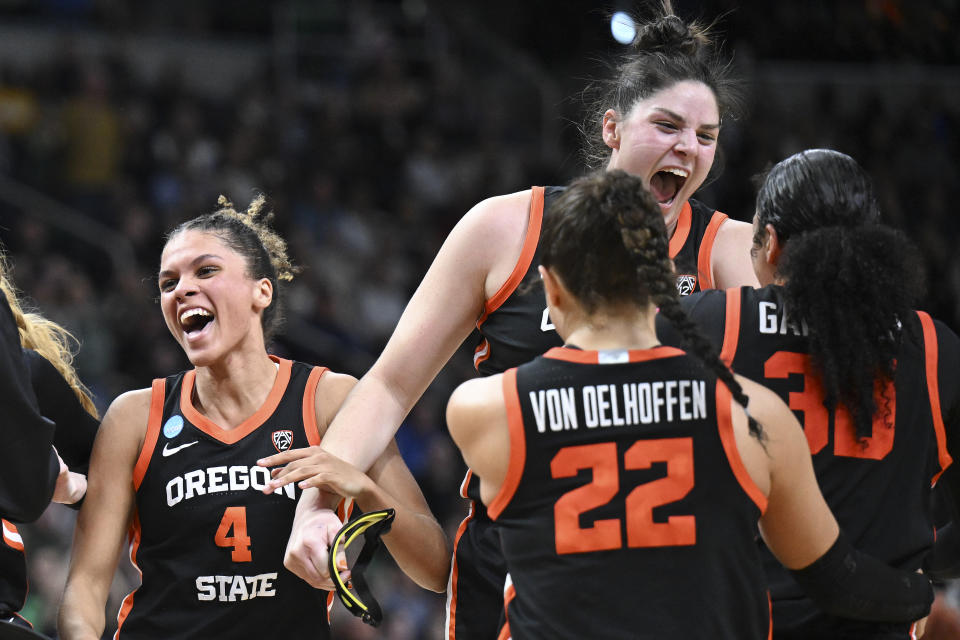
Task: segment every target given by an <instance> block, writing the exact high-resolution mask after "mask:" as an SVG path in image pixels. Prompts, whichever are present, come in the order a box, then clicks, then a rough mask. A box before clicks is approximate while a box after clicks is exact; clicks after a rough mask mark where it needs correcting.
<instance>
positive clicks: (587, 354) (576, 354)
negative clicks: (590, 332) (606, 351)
mask: <svg viewBox="0 0 960 640" xmlns="http://www.w3.org/2000/svg"><path fill="white" fill-rule="evenodd" d="M627 354H628V362H646V361H648V360H658V359H660V358H674V357H676V356H682V355H686V352H685V351H683V350H682V349H677V348H676V347H664V346H662V345H661V346H657V347H652V348H650V349H630V350H628V351H627ZM543 357H544V358H550V359H552V360H563V361H565V362H576V363H579V364H600V352H599V351H584V350H582V349H571V348H569V347H553V348H552V349H550V350H549V351H547V352H546V353H545V354H543Z"/></svg>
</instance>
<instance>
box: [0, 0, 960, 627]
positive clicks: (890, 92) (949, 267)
mask: <svg viewBox="0 0 960 640" xmlns="http://www.w3.org/2000/svg"><path fill="white" fill-rule="evenodd" d="M674 7H675V9H676V10H677V12H678V13H679V14H680V15H681V16H683V17H686V18H694V17H700V18H702V19H703V20H704V21H705V22H708V23H709V22H713V21H715V20H716V22H717V24H716V33H717V34H718V35H719V36H720V37H721V39H722V40H723V43H724V50H725V51H726V52H727V53H728V54H729V55H731V56H732V60H733V63H732V64H733V65H734V67H735V70H736V72H737V74H738V75H739V76H740V77H741V78H742V79H743V84H744V90H745V96H746V110H745V112H744V114H743V115H742V117H740V118H739V119H738V120H737V121H734V122H728V123H725V124H724V128H723V132H722V135H721V137H720V144H721V148H722V149H723V152H724V156H725V162H724V167H723V170H722V172H721V171H715V173H716V174H717V175H716V176H715V180H714V181H713V182H711V184H710V185H709V186H708V187H707V188H705V189H702V190H701V192H700V193H699V194H698V196H697V197H698V198H699V199H701V200H703V201H705V202H707V203H708V204H711V205H714V206H715V207H717V208H719V209H721V210H722V211H724V212H726V213H728V214H729V215H731V216H732V217H735V218H738V219H741V220H749V219H750V217H751V215H752V198H753V188H752V184H751V177H752V176H753V175H755V174H756V173H758V172H760V171H762V170H763V169H764V168H765V167H767V166H768V165H769V164H771V163H773V162H776V161H778V160H780V159H782V158H784V157H786V156H787V155H789V154H791V153H794V152H796V151H799V150H801V149H804V148H808V147H830V148H835V149H838V150H841V151H844V152H846V153H849V154H851V155H853V156H854V157H855V158H857V159H858V160H859V161H860V162H861V163H862V164H863V165H864V167H866V168H867V170H868V171H869V172H870V173H871V175H872V176H873V177H874V179H875V181H876V185H877V189H878V192H879V195H880V198H881V207H882V212H883V216H884V218H885V219H886V221H887V222H888V223H889V224H891V225H894V226H896V227H899V228H901V229H903V230H904V231H905V232H906V233H907V234H908V235H909V236H910V237H911V238H912V239H913V240H914V242H916V243H917V244H918V245H920V247H921V248H922V250H923V253H924V256H925V257H926V259H927V271H928V279H929V287H928V291H927V292H926V293H925V294H924V296H923V297H922V299H921V303H920V305H919V306H920V307H921V308H923V309H926V310H928V311H930V312H931V313H933V315H935V316H937V317H940V318H942V319H943V320H945V321H946V322H947V323H948V324H950V325H951V326H952V327H953V328H954V329H955V330H957V329H958V328H960V295H958V294H960V256H958V253H957V251H956V250H955V244H956V240H957V237H958V232H957V231H958V222H957V216H956V214H955V212H954V203H955V202H957V201H958V195H960V194H958V181H957V179H956V169H957V166H956V156H957V152H958V148H960V72H958V71H960V67H958V63H960V38H958V37H957V27H958V25H960V20H958V17H960V3H958V2H956V0H934V1H929V2H910V1H907V0H903V1H898V0H842V1H828V0H803V1H801V0H792V1H783V2H733V1H724V0H713V1H705V2H692V1H682V2H681V1H678V2H675V3H674ZM650 8H651V4H650V3H647V4H643V3H626V2H624V3H614V2H606V3H600V2H585V1H584V2H579V1H571V2H556V1H554V2H545V1H540V0H535V1H528V2H517V1H513V2H507V1H504V0H492V1H491V0H487V1H484V2H468V1H465V0H457V1H452V0H451V1H447V2H435V1H433V0H431V1H429V2H428V1H426V0H407V1H404V2H396V1H389V2H388V1H376V0H354V1H352V2H349V3H347V2H323V1H316V0H312V1H309V2H308V1H306V0H288V1H278V2H260V1H254V0H237V1H233V2H215V1H213V0H191V1H178V0H174V1H165V2H153V1H149V2H148V1H142V2H136V3H130V2H121V1H119V0H112V1H106V0H102V1H100V0H46V1H27V0H0V240H2V242H3V244H4V245H5V246H6V248H7V251H8V252H9V254H10V256H11V259H12V262H13V264H14V265H15V270H14V279H15V280H16V282H17V284H18V286H19V287H20V288H22V289H23V290H24V291H25V292H26V294H28V295H29V296H30V298H31V299H32V300H33V302H34V303H35V304H36V306H37V307H38V308H39V309H40V310H41V311H42V312H43V313H44V314H46V315H47V316H49V317H51V318H53V319H55V320H57V321H59V322H61V323H62V324H64V325H65V326H67V327H68V328H69V329H70V330H71V331H73V332H74V333H75V334H76V335H77V337H78V338H79V339H80V343H81V346H80V349H79V354H78V357H77V365H78V368H79V370H80V373H81V376H82V378H83V380H84V381H85V382H86V383H87V384H88V385H89V386H90V387H91V388H92V389H93V390H94V392H95V394H96V397H97V402H98V405H99V406H101V407H104V408H105V407H106V406H107V405H108V404H109V402H110V401H111V400H112V399H113V398H114V397H115V396H116V395H118V394H119V393H121V392H122V391H125V390H128V389H132V388H140V387H145V386H147V385H149V382H150V380H151V379H152V378H154V377H157V376H161V375H165V374H167V373H170V372H172V371H176V370H178V369H181V368H185V367H186V366H187V363H186V362H185V360H184V358H183V356H182V353H181V352H180V350H179V347H177V345H176V343H175V342H174V341H173V340H172V339H171V338H170V337H169V336H168V334H167V331H166V328H165V326H164V324H163V320H162V317H161V314H160V310H159V308H158V307H157V305H156V301H155V300H156V279H155V272H156V268H157V263H158V260H159V255H160V250H161V248H162V246H163V238H164V233H165V232H167V231H168V230H169V229H170V228H172V227H173V226H175V225H176V224H177V223H179V222H181V221H183V220H186V219H189V218H192V217H194V216H196V215H198V214H200V213H203V212H206V211H209V210H211V209H212V208H214V206H215V204H216V199H217V197H218V195H220V194H225V195H227V196H228V197H229V198H230V199H232V200H233V202H234V203H235V204H236V205H237V206H238V207H244V206H246V204H247V203H248V202H249V201H250V199H251V198H252V197H253V196H254V194H256V193H259V192H263V193H265V194H266V195H267V196H268V198H269V200H270V202H271V204H272V206H273V208H274V210H275V212H276V219H275V224H276V226H277V228H278V230H280V232H281V233H282V234H283V235H284V236H285V237H286V238H287V239H288V240H289V242H290V245H291V252H292V255H293V257H294V259H295V261H296V262H297V263H299V264H300V265H302V266H303V267H304V272H303V273H302V274H301V275H300V276H299V277H298V278H297V279H296V280H295V281H294V283H293V284H292V286H291V287H289V289H288V291H287V292H286V294H287V308H288V314H287V315H288V323H287V329H286V333H285V334H284V335H282V336H280V337H279V338H278V340H277V341H276V344H275V345H273V351H275V352H276V353H279V354H281V355H285V356H288V357H294V358H298V359H302V360H306V361H311V362H317V363H321V364H325V365H328V366H330V367H331V368H333V369H335V370H339V371H343V372H348V373H352V374H354V375H357V376H360V375H362V374H363V372H364V371H365V370H366V369H367V368H368V367H369V366H370V364H371V363H372V362H373V359H374V358H375V357H376V355H377V354H378V353H379V351H380V349H381V348H382V346H383V344H384V343H385V341H386V339H387V338H388V337H389V335H390V332H391V330H392V328H393V326H394V324H395V322H396V319H397V318H398V317H399V314H400V312H401V311H402V309H403V306H404V304H405V303H406V300H407V299H408V298H409V296H410V295H411V293H412V292H413V290H414V289H415V287H416V286H417V284H418V282H419V280H420V278H421V277H422V275H423V273H424V272H425V270H426V268H427V267H428V265H429V263H430V261H431V259H432V257H433V255H434V254H435V252H436V250H437V249H438V248H439V246H440V244H441V242H442V241H443V239H444V237H445V236H446V234H447V232H448V231H449V230H450V228H451V227H452V226H453V225H454V224H455V223H456V221H457V220H458V219H459V218H460V216H462V215H463V213H465V212H466V211H467V210H468V209H469V208H470V207H471V206H473V204H475V203H476V202H478V201H480V200H481V199H483V198H485V197H489V196H492V195H497V194H501V193H508V192H512V191H518V190H521V189H525V188H528V187H529V186H530V185H531V184H562V183H564V182H566V181H567V180H569V179H570V178H572V177H574V176H576V175H579V174H580V173H582V172H583V171H584V167H583V164H582V163H581V156H580V152H579V149H580V135H579V131H578V127H579V125H580V124H581V123H582V122H583V121H584V120H585V119H588V115H589V114H587V113H585V111H584V105H583V100H582V92H583V91H584V89H585V88H586V87H587V86H588V84H589V82H590V80H591V79H592V78H594V77H597V76H601V75H604V74H605V73H606V69H607V63H608V62H609V61H611V60H612V59H613V57H614V56H616V55H617V54H619V53H621V52H622V51H623V47H622V46H621V45H619V44H617V43H616V42H615V41H614V40H613V39H612V38H611V37H610V35H609V23H608V16H609V14H610V12H611V11H612V10H613V9H635V10H636V12H637V13H638V14H639V15H640V16H644V15H649V14H650ZM590 122H591V125H592V126H595V125H593V122H594V121H590ZM471 349H472V345H471V344H468V345H465V347H464V348H463V349H462V350H461V352H460V353H459V354H458V356H457V358H455V360H454V361H453V362H451V364H450V365H449V366H448V367H447V368H446V369H445V370H444V372H443V373H442V374H441V376H440V377H439V378H438V379H437V381H436V382H435V383H434V384H433V385H432V386H431V388H430V390H429V391H428V392H427V394H426V395H425V396H424V398H423V400H422V401H421V402H420V403H419V404H418V405H417V407H416V409H415V410H414V411H413V413H412V414H411V416H410V418H409V419H408V420H407V421H406V423H405V424H404V426H403V427H402V428H401V430H400V432H399V434H398V440H399V442H400V445H401V449H402V451H403V453H404V456H405V458H406V459H407V461H408V464H409V465H410V466H411V468H412V469H413V471H414V473H415V474H416V475H417V477H418V480H419V481H420V482H421V484H422V486H423V487H424V491H425V493H426V494H427V497H428V499H429V500H430V503H431V505H432V507H433V508H434V510H435V512H436V514H437V516H438V518H440V520H441V521H442V522H443V523H444V524H445V525H446V526H447V527H448V529H449V530H450V531H451V533H452V532H453V531H454V530H455V526H456V524H457V523H458V522H459V520H460V518H461V517H462V516H463V514H464V509H465V506H464V504H463V503H462V501H461V500H460V499H459V498H458V497H457V494H456V489H457V487H458V484H459V479H460V474H461V473H462V462H461V461H460V459H459V455H458V454H457V452H456V451H455V450H454V449H453V448H452V446H451V444H450V441H449V438H448V437H447V436H446V433H445V430H444V425H443V421H442V416H443V413H442V412H443V407H444V402H445V400H446V398H447V396H448V394H449V392H450V390H451V389H452V387H453V386H454V385H455V384H456V383H457V382H459V381H460V380H462V379H464V378H466V377H468V376H470V375H473V371H472V368H471V367H470V362H469V352H470V351H471ZM72 522H73V513H72V512H70V511H69V510H67V509H61V508H59V507H52V508H51V509H49V510H48V512H47V514H46V515H45V516H44V518H43V519H42V520H41V521H40V523H38V524H37V525H36V526H34V527H31V528H30V529H29V530H28V531H27V532H26V535H25V537H26V539H27V545H28V551H29V552H30V554H29V558H30V562H31V572H32V576H33V577H32V581H31V598H30V601H29V603H28V609H27V612H26V613H27V616H28V617H29V618H31V619H32V620H33V621H34V622H35V623H36V624H37V625H38V627H39V628H41V629H44V630H46V631H47V632H49V633H51V634H52V633H54V631H53V628H52V624H53V622H52V620H53V616H54V613H55V608H56V606H57V601H58V599H59V594H60V590H61V589H62V585H63V577H64V573H65V571H66V559H67V554H68V549H69V540H70V532H71V530H72ZM127 564H128V563H127V562H126V560H125V559H124V560H121V565H124V569H123V570H122V571H121V573H120V577H119V579H118V584H117V588H116V592H117V593H116V596H117V597H119V596H122V594H123V593H125V590H126V589H127V588H128V584H129V581H130V580H131V579H132V576H131V574H132V573H133V572H132V571H130V570H129V569H128V568H126V565H127ZM381 567H382V571H380V572H379V573H378V575H377V580H379V581H380V583H379V585H376V584H375V587H374V588H375V590H377V593H378V594H382V595H380V599H381V602H382V604H384V606H385V609H386V611H387V616H386V619H387V623H386V626H385V627H384V628H383V629H381V631H379V632H378V634H379V635H377V636H376V637H390V638H398V639H399V638H421V637H427V638H434V637H441V636H440V629H441V627H442V602H443V599H442V597H441V596H436V595H434V594H427V593H425V592H422V591H419V590H417V589H416V588H415V587H413V586H412V585H411V584H410V583H409V582H408V581H406V580H405V579H404V578H402V577H400V576H397V575H396V573H395V571H393V570H392V569H391V568H390V566H389V561H388V560H384V561H383V562H382V563H381ZM377 586H379V589H377ZM118 602H119V600H117V601H116V602H113V603H111V607H113V608H112V609H111V615H108V621H109V620H111V619H112V614H113V611H115V610H116V605H117V604H118ZM335 624H336V625H337V627H338V634H339V635H338V637H340V638H354V637H356V638H362V637H369V630H368V629H366V628H362V627H360V626H357V625H354V624H353V623H352V621H348V620H347V616H346V615H345V614H343V613H342V612H341V615H338V616H336V618H335Z"/></svg>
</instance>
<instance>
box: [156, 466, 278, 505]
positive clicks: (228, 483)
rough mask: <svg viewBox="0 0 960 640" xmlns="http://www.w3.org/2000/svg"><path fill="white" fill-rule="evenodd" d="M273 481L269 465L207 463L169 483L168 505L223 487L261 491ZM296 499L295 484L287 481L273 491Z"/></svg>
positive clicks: (222, 490) (217, 491) (234, 489)
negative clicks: (215, 464) (212, 465)
mask: <svg viewBox="0 0 960 640" xmlns="http://www.w3.org/2000/svg"><path fill="white" fill-rule="evenodd" d="M269 481H270V470H269V469H267V468H266V467H257V466H253V467H243V466H233V467H207V468H206V469H195V470H193V471H188V472H187V473H185V474H183V475H182V476H176V477H174V478H172V479H171V480H170V481H169V482H168V483H167V506H168V507H172V506H174V505H175V504H177V503H178V502H181V501H183V500H190V499H191V498H195V497H197V496H203V495H207V494H213V493H222V492H224V491H246V490H250V491H262V490H263V488H264V487H266V486H267V482H269ZM273 493H274V494H280V495H284V496H286V497H287V498H290V499H291V500H296V499H297V496H296V488H295V487H294V485H293V484H288V485H286V486H284V487H281V488H279V489H277V490H275V491H274V492H273Z"/></svg>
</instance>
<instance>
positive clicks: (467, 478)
mask: <svg viewBox="0 0 960 640" xmlns="http://www.w3.org/2000/svg"><path fill="white" fill-rule="evenodd" d="M471 479H473V469H467V472H466V473H465V474H464V476H463V482H461V483H460V497H461V498H467V499H469V498H470V496H468V495H467V487H469V486H470V480H471Z"/></svg>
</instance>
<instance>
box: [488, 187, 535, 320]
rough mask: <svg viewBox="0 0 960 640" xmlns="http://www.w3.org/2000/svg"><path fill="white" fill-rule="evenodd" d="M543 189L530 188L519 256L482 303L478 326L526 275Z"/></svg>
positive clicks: (532, 249) (531, 256)
mask: <svg viewBox="0 0 960 640" xmlns="http://www.w3.org/2000/svg"><path fill="white" fill-rule="evenodd" d="M543 191H544V189H543V187H531V188H530V217H529V219H528V220H527V233H526V236H524V239H523V248H522V249H521V250H520V257H519V258H518V259H517V264H516V265H515V266H514V267H513V272H512V273H511V274H510V277H509V278H507V281H506V282H504V283H503V286H502V287H500V289H499V290H498V291H497V292H496V293H495V294H493V297H492V298H490V299H489V300H487V302H486V303H485V304H484V305H483V313H482V314H481V315H480V319H479V320H477V326H478V327H479V326H480V325H482V324H483V323H484V322H486V320H487V317H488V316H489V315H490V314H491V313H493V312H494V311H496V310H497V309H499V308H500V305H502V304H503V303H504V301H505V300H506V299H507V298H509V297H510V294H511V293H513V292H514V291H515V290H516V288H517V285H519V284H520V281H521V280H523V276H525V275H527V269H529V268H530V262H531V261H532V260H533V254H534V253H535V252H536V250H537V243H538V242H539V241H540V225H541V223H542V222H543Z"/></svg>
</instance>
